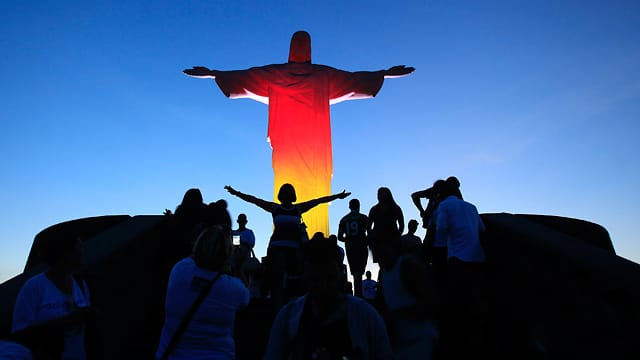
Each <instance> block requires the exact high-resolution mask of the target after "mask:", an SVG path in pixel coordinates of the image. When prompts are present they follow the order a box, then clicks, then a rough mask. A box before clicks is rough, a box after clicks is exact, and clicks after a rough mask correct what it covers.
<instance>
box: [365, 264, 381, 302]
mask: <svg viewBox="0 0 640 360" xmlns="http://www.w3.org/2000/svg"><path fill="white" fill-rule="evenodd" d="M364 275H365V277H366V278H365V279H364V280H363V281H362V297H363V298H365V299H366V300H368V301H372V300H374V299H375V298H376V291H377V288H378V282H377V281H375V280H373V279H371V271H369V270H367V271H366V272H365V273H364Z"/></svg>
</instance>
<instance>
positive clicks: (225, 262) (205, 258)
mask: <svg viewBox="0 0 640 360" xmlns="http://www.w3.org/2000/svg"><path fill="white" fill-rule="evenodd" d="M232 247H233V245H232V242H231V229H230V228H229V227H227V226H225V225H215V226H211V227H207V228H205V229H204V230H202V232H201V233H200V235H199V236H198V237H197V239H196V242H195V244H194V248H193V256H190V257H187V258H185V259H183V260H181V261H179V262H178V263H177V264H176V265H175V266H174V267H173V269H172V270H171V275H170V276H169V285H168V287H167V296H166V303H165V321H164V326H163V327H162V333H161V335H160V342H159V345H158V349H157V351H156V359H165V358H167V359H234V356H235V342H234V339H233V328H234V322H235V317H236V312H237V310H238V309H241V308H243V307H245V306H247V304H248V303H249V290H248V289H247V288H246V287H245V285H244V284H243V283H242V282H241V281H240V280H239V279H238V278H235V277H233V276H231V275H229V257H230V256H231V251H232ZM200 296H203V298H202V301H200V302H197V299H198V298H199V297H200ZM194 304H196V305H195V308H194V312H193V315H192V316H191V318H190V319H187V320H188V321H187V322H186V323H185V324H186V325H185V326H180V325H181V323H182V322H183V321H185V320H184V319H185V316H186V314H187V313H189V310H190V309H191V308H193V307H194ZM163 356H164V357H163Z"/></svg>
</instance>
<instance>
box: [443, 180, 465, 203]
mask: <svg viewBox="0 0 640 360" xmlns="http://www.w3.org/2000/svg"><path fill="white" fill-rule="evenodd" d="M445 182H446V186H448V187H449V188H450V192H451V195H454V196H457V197H458V198H459V199H460V200H462V192H460V180H458V178H457V177H455V176H449V177H448V178H447V180H445Z"/></svg>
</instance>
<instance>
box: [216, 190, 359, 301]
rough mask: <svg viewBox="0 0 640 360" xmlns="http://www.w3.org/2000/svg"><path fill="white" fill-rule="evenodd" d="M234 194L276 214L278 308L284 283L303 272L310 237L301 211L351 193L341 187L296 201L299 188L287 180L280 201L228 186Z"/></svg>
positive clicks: (273, 274)
mask: <svg viewBox="0 0 640 360" xmlns="http://www.w3.org/2000/svg"><path fill="white" fill-rule="evenodd" d="M225 189H226V190H227V191H229V193H230V194H231V195H234V196H237V197H239V198H240V199H242V200H244V201H247V202H250V203H252V204H254V205H256V206H258V207H259V208H261V209H263V210H265V211H267V212H269V213H270V214H271V216H272V217H273V234H272V235H271V239H270V240H269V246H268V247H267V258H268V266H269V283H270V289H271V298H272V300H273V303H274V304H275V306H276V307H277V308H279V307H280V306H282V305H283V304H284V302H285V297H286V294H285V283H286V281H287V278H288V277H290V276H299V275H300V274H301V273H302V269H301V259H302V254H301V250H300V247H301V245H302V243H303V242H305V241H307V239H308V234H307V230H306V229H305V225H304V223H303V222H302V214H304V213H306V212H307V211H309V210H311V209H313V208H314V207H316V206H318V205H320V204H323V203H327V202H330V201H333V200H336V199H344V198H346V197H347V196H349V195H350V194H351V193H347V192H345V191H342V192H341V193H339V194H334V195H329V196H323V197H321V198H317V199H312V200H308V201H305V202H301V203H298V204H294V203H295V202H296V200H297V196H296V190H295V188H294V187H293V185H291V184H284V185H282V186H281V187H280V191H279V192H278V201H280V204H277V203H274V202H271V201H266V200H263V199H260V198H257V197H255V196H253V195H249V194H243V193H241V192H240V191H238V190H236V189H234V188H232V187H231V186H225Z"/></svg>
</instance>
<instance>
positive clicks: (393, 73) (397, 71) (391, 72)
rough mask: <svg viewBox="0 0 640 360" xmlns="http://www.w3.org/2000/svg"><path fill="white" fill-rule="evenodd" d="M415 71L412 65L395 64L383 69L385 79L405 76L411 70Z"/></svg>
mask: <svg viewBox="0 0 640 360" xmlns="http://www.w3.org/2000/svg"><path fill="white" fill-rule="evenodd" d="M414 71H416V69H415V68H414V67H411V66H409V67H406V66H404V65H396V66H392V67H390V68H388V69H387V70H383V73H384V78H385V79H394V78H399V77H403V76H407V75H409V74H411V73H412V72H414Z"/></svg>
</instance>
